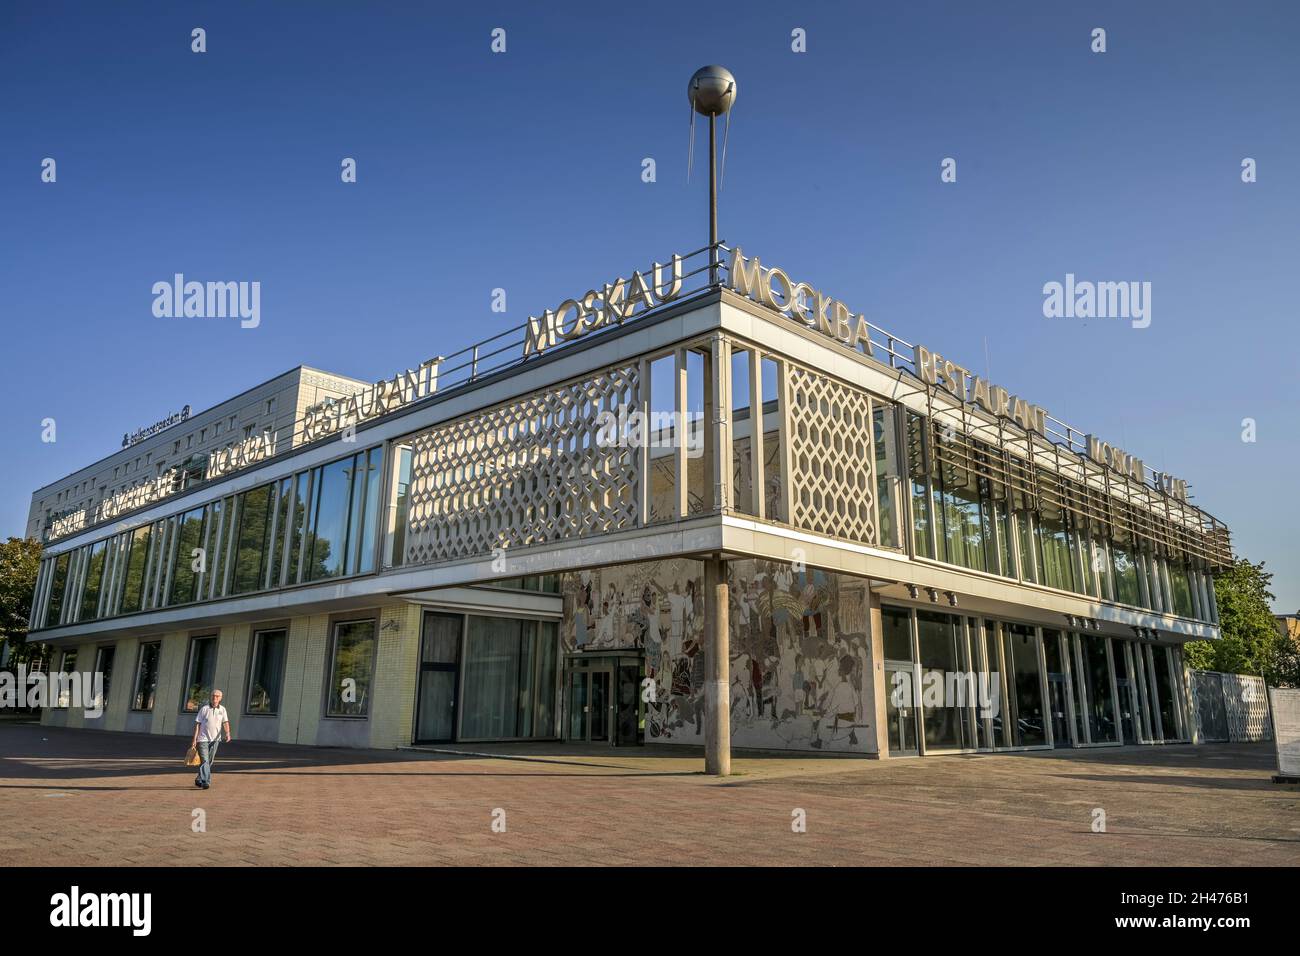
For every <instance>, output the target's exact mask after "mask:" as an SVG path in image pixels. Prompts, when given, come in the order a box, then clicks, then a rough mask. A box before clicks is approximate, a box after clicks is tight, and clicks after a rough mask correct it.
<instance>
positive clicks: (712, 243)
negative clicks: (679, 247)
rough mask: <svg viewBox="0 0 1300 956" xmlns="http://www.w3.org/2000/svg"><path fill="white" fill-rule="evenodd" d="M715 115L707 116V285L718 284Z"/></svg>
mask: <svg viewBox="0 0 1300 956" xmlns="http://www.w3.org/2000/svg"><path fill="white" fill-rule="evenodd" d="M717 121H718V120H717V117H716V116H710V117H709V285H717V284H718V176H717V170H716V168H715V167H716V165H717V149H716V148H715V146H716V135H715V133H714V127H715V126H716V125H717Z"/></svg>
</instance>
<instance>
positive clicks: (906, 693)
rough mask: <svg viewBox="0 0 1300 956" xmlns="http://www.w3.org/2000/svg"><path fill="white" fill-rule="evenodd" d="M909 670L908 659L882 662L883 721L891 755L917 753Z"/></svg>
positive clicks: (915, 714)
mask: <svg viewBox="0 0 1300 956" xmlns="http://www.w3.org/2000/svg"><path fill="white" fill-rule="evenodd" d="M912 671H913V667H912V665H911V664H910V663H907V664H904V663H896V662H890V661H886V662H885V721H886V724H887V726H888V730H889V756H891V757H915V756H916V755H917V754H918V753H920V750H919V749H918V746H917V723H916V722H917V708H916V701H915V692H914V689H913V681H912Z"/></svg>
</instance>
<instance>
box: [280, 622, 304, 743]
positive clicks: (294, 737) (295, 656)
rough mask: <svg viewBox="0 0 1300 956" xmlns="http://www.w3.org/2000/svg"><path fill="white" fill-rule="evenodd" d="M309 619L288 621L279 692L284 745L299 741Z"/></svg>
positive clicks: (281, 737) (281, 730) (281, 732)
mask: <svg viewBox="0 0 1300 956" xmlns="http://www.w3.org/2000/svg"><path fill="white" fill-rule="evenodd" d="M309 623H310V619H309V618H305V617H295V618H294V619H293V620H291V621H290V622H289V634H288V636H287V638H286V640H285V648H284V689H283V690H282V691H281V692H280V694H281V696H280V736H279V741H280V743H282V744H292V743H297V741H298V721H299V718H300V711H301V709H302V685H303V678H304V676H305V671H304V668H305V667H306V662H307V629H308V624H309Z"/></svg>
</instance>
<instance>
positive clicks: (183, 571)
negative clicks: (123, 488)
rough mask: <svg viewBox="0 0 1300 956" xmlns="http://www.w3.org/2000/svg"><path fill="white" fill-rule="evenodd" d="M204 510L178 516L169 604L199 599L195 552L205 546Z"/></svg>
mask: <svg viewBox="0 0 1300 956" xmlns="http://www.w3.org/2000/svg"><path fill="white" fill-rule="evenodd" d="M203 513H204V509H203V508H195V509H193V510H192V511H187V512H185V513H184V514H183V515H179V516H177V518H176V519H175V521H176V530H175V531H174V532H173V533H174V534H175V536H176V546H175V547H174V548H172V556H173V564H172V586H171V597H170V599H169V600H168V602H167V603H168V604H186V603H188V602H190V601H194V600H197V599H198V596H199V572H198V571H196V570H195V564H196V563H198V562H197V558H196V557H195V555H194V551H195V550H196V549H198V548H201V547H202V546H203Z"/></svg>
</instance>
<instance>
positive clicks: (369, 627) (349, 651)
mask: <svg viewBox="0 0 1300 956" xmlns="http://www.w3.org/2000/svg"><path fill="white" fill-rule="evenodd" d="M375 647H376V641H375V620H374V618H368V619H366V620H364V621H340V622H338V623H337V624H335V625H334V640H333V641H332V643H331V646H330V683H329V696H328V697H327V704H326V707H325V716H326V717H365V716H367V715H368V714H369V713H370V685H371V682H372V681H373V678H374V673H375Z"/></svg>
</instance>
